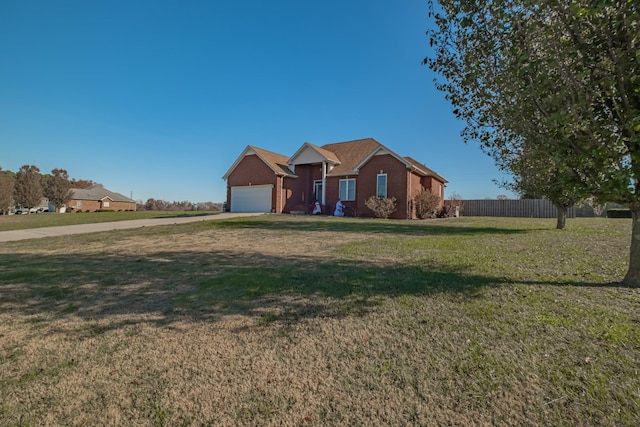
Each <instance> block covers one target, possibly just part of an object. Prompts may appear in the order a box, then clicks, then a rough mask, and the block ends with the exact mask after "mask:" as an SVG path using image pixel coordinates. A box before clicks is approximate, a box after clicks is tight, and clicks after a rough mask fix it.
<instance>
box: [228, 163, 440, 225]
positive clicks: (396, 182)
mask: <svg viewBox="0 0 640 427" xmlns="http://www.w3.org/2000/svg"><path fill="white" fill-rule="evenodd" d="M294 173H295V175H296V176H295V177H291V176H287V177H285V176H281V175H277V174H276V173H275V172H274V170H273V169H272V168H270V167H269V166H268V165H267V164H265V162H263V161H262V160H261V159H260V158H259V157H258V156H257V155H255V154H249V155H246V156H244V157H243V158H242V159H241V160H240V162H239V163H238V164H237V165H236V167H235V168H234V169H233V170H232V171H231V173H230V174H229V175H228V177H227V206H229V207H230V206H231V187H235V186H248V185H265V184H270V185H273V194H272V206H271V211H272V212H275V213H291V212H292V211H303V212H306V213H310V212H311V209H312V206H313V203H314V201H315V198H314V192H313V191H314V182H315V181H319V180H322V165H321V164H302V165H296V167H295V171H294ZM380 173H383V174H386V175H387V197H395V198H396V211H395V212H394V213H393V214H392V215H391V218H396V219H415V218H416V216H415V212H414V208H413V201H412V199H413V196H414V195H415V194H416V193H417V192H418V191H419V190H420V188H421V187H424V188H426V189H431V188H433V189H434V190H437V191H438V192H440V188H442V194H441V197H442V198H443V199H444V183H442V182H440V181H438V180H436V179H434V178H432V177H421V176H420V175H418V174H416V173H415V172H412V171H411V170H410V169H408V168H407V165H406V164H405V163H403V162H402V161H400V160H398V159H397V158H396V157H394V156H392V155H390V154H381V155H376V156H373V157H372V158H371V159H369V161H367V162H366V163H365V164H364V165H363V166H361V168H360V170H359V171H358V174H357V175H346V176H327V177H326V188H325V193H326V199H325V204H324V205H323V207H322V208H323V213H324V214H328V215H331V214H333V210H334V209H335V205H336V202H337V201H338V198H339V188H340V187H339V182H340V180H341V179H346V178H353V179H355V180H356V195H355V197H356V199H355V200H354V201H343V203H344V205H345V206H346V207H347V210H346V213H347V215H350V216H373V213H372V212H371V210H370V209H369V208H367V206H366V205H365V202H366V200H367V199H368V198H369V197H371V196H375V195H376V194H377V176H378V174H380ZM329 175H330V171H329Z"/></svg>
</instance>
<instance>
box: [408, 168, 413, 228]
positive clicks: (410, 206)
mask: <svg viewBox="0 0 640 427" xmlns="http://www.w3.org/2000/svg"><path fill="white" fill-rule="evenodd" d="M412 178H413V177H412V176H411V171H409V200H407V210H408V212H407V219H413V206H412V205H411V199H412V198H413V193H412V192H411V181H412Z"/></svg>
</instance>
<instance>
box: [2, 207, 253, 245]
mask: <svg viewBox="0 0 640 427" xmlns="http://www.w3.org/2000/svg"><path fill="white" fill-rule="evenodd" d="M258 215H264V214H263V213H231V212H225V213H221V214H218V215H202V216H185V217H166V218H148V219H133V220H129V221H115V222H99V223H95V224H77V225H63V226H60V227H42V228H29V229H26V230H11V231H0V242H11V241H15V240H27V239H41V238H43V237H55V236H67V235H70V234H84V233H97V232H100V231H110V230H125V229H129V228H141V227H153V226H156V225H173V224H185V223H187V222H197V221H215V220H221V219H229V218H238V217H247V216H258Z"/></svg>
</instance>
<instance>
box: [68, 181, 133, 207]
mask: <svg viewBox="0 0 640 427" xmlns="http://www.w3.org/2000/svg"><path fill="white" fill-rule="evenodd" d="M69 191H71V200H70V201H69V203H68V204H67V212H79V211H81V212H95V211H97V210H103V211H104V210H110V211H135V210H136V201H135V200H132V199H130V198H128V197H127V196H123V195H122V194H120V193H114V192H113V191H109V190H107V189H106V188H104V187H103V186H102V185H100V184H96V185H94V186H93V187H90V188H72V189H71V190H69Z"/></svg>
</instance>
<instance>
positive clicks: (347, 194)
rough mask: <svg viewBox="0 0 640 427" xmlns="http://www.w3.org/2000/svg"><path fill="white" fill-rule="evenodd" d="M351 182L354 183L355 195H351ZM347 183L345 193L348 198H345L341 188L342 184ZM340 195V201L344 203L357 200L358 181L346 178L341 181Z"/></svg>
mask: <svg viewBox="0 0 640 427" xmlns="http://www.w3.org/2000/svg"><path fill="white" fill-rule="evenodd" d="M349 181H353V194H349ZM343 182H344V183H345V192H346V196H345V197H344V198H343V197H342V194H340V188H341V187H342V183H343ZM338 195H339V196H340V200H342V201H344V202H353V201H355V200H356V179H355V178H344V179H341V180H340V182H339V184H338Z"/></svg>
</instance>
